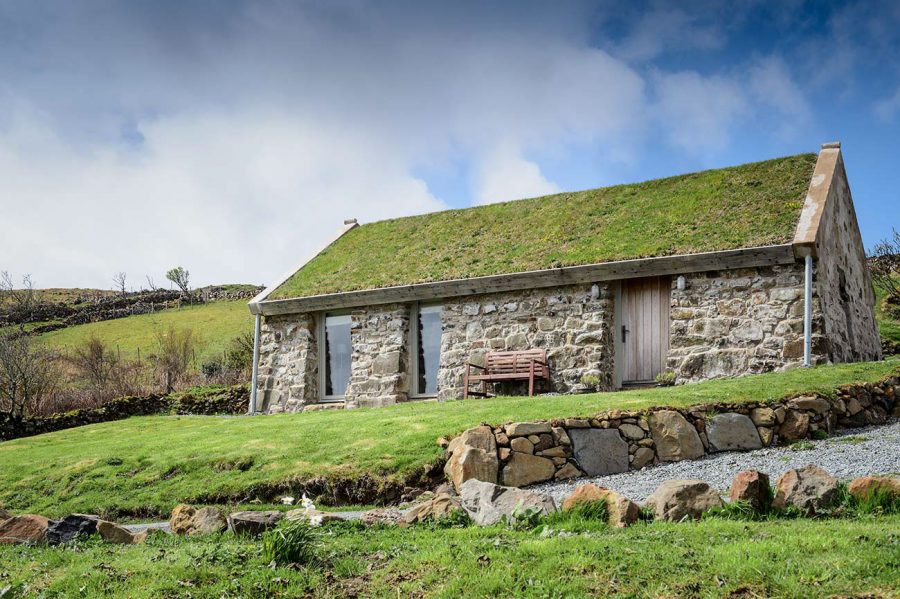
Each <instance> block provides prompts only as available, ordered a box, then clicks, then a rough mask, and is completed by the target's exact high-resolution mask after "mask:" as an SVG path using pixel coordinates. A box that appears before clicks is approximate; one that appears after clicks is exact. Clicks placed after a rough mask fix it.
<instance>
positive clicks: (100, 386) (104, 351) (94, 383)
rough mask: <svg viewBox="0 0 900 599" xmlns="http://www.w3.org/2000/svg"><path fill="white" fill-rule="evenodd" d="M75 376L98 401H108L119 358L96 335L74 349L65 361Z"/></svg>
mask: <svg viewBox="0 0 900 599" xmlns="http://www.w3.org/2000/svg"><path fill="white" fill-rule="evenodd" d="M67 361H68V363H69V364H70V365H71V366H72V367H73V368H74V370H75V373H76V375H77V376H78V377H79V378H80V379H82V380H84V382H86V383H87V384H88V386H89V387H90V388H91V390H92V392H93V393H94V395H95V396H96V397H97V399H98V400H100V401H106V400H107V399H110V398H111V397H112V395H113V394H114V392H115V391H114V389H113V387H114V384H115V383H117V382H118V377H117V374H118V373H117V371H118V368H119V357H118V355H117V354H116V352H114V351H112V349H110V348H109V347H107V345H106V343H104V342H103V340H101V339H100V338H99V337H97V336H96V335H92V336H91V337H90V339H88V340H87V341H86V342H85V343H84V344H83V345H80V346H78V347H76V348H75V350H74V351H73V352H72V355H71V356H69V357H68V359H67Z"/></svg>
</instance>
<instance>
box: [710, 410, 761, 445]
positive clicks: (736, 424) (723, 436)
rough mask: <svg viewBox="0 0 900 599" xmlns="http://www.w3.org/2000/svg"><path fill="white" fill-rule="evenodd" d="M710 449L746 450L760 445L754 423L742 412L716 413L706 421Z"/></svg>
mask: <svg viewBox="0 0 900 599" xmlns="http://www.w3.org/2000/svg"><path fill="white" fill-rule="evenodd" d="M706 437H707V439H708V440H709V449H710V451H747V450H750V449H759V448H761V447H762V441H761V440H760V438H759V433H758V432H756V425H754V424H753V421H752V420H750V418H749V417H747V416H744V415H743V414H735V413H734V412H729V413H727V414H717V415H716V416H713V417H712V418H709V419H707V421H706Z"/></svg>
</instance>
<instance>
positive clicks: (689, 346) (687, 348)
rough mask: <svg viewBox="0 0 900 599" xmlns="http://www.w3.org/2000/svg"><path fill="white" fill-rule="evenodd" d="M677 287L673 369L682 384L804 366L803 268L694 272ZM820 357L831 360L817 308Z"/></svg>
mask: <svg viewBox="0 0 900 599" xmlns="http://www.w3.org/2000/svg"><path fill="white" fill-rule="evenodd" d="M686 279H687V285H686V288H685V289H684V290H679V289H677V288H676V287H675V286H674V285H673V288H672V313H671V315H672V323H671V329H670V331H671V332H670V345H669V356H668V368H669V369H671V370H673V371H674V372H675V374H676V376H677V378H678V381H679V382H689V381H701V380H706V379H710V378H715V377H721V376H739V375H742V374H750V373H760V372H770V371H773V370H781V369H783V368H785V367H787V366H791V365H797V364H800V363H802V361H803V301H804V300H803V280H804V275H803V265H802V264H800V263H797V264H789V265H784V266H772V267H760V268H745V269H735V270H727V271H721V272H707V273H697V274H692V275H688V276H687V277H686ZM812 340H813V359H814V362H815V363H819V362H824V361H827V359H828V352H827V343H826V340H825V337H824V330H823V319H822V311H821V309H820V307H819V300H818V297H815V298H814V304H813V339H812Z"/></svg>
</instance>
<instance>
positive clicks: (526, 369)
mask: <svg viewBox="0 0 900 599" xmlns="http://www.w3.org/2000/svg"><path fill="white" fill-rule="evenodd" d="M473 367H474V368H476V369H477V372H476V373H473V372H472V371H471V368H473ZM511 380H527V381H528V395H534V383H535V381H536V380H540V381H544V382H545V386H546V388H547V389H548V390H549V389H550V384H551V380H550V366H549V364H548V363H547V350H545V349H529V350H521V351H502V352H488V353H486V354H485V355H484V366H477V365H475V364H466V372H465V375H464V377H463V384H464V388H465V389H464V392H463V397H464V398H465V397H468V396H469V394H470V393H471V394H472V395H479V396H484V397H487V396H488V393H487V383H488V382H490V381H511ZM470 382H481V383H482V391H481V392H477V393H476V392H474V391H469V383H470Z"/></svg>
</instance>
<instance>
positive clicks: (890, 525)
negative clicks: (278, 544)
mask: <svg viewBox="0 0 900 599" xmlns="http://www.w3.org/2000/svg"><path fill="white" fill-rule="evenodd" d="M553 528H554V529H555V530H556V531H557V532H562V531H564V532H565V536H562V535H556V534H550V535H547V536H544V535H541V534H539V533H538V531H536V530H524V531H518V530H510V529H506V528H503V527H500V526H492V527H487V528H481V527H475V526H473V527H467V528H459V527H456V528H440V527H434V526H416V527H412V528H408V529H398V528H379V527H376V528H371V529H360V528H358V527H356V526H353V525H351V524H337V525H329V526H328V527H327V528H326V529H325V534H324V539H323V547H322V554H323V555H324V556H326V558H325V560H324V563H321V564H315V565H310V566H290V567H270V566H269V564H268V563H266V561H265V559H263V557H262V556H261V554H260V553H261V552H260V541H259V540H256V539H252V538H247V537H243V538H241V537H235V536H232V535H227V536H219V535H213V536H209V537H172V536H167V535H163V536H157V537H151V539H150V540H149V541H148V542H147V543H146V544H143V545H129V546H122V545H110V544H104V543H102V542H100V541H97V540H92V541H87V542H79V543H76V544H71V545H68V546H61V547H17V546H11V545H6V546H3V545H0V581H3V582H2V584H3V585H4V586H5V587H8V588H10V590H11V595H12V596H13V597H18V596H20V594H21V595H25V594H28V595H29V596H31V595H33V596H40V597H62V596H65V597H76V596H81V597H123V596H127V597H134V598H138V597H211V598H212V597H385V598H388V597H390V598H395V597H448V598H449V597H452V598H458V597H600V596H612V595H615V596H621V597H730V598H734V599H737V598H750V597H798V598H799V597H873V598H874V597H894V596H896V591H897V589H898V587H900V574H898V570H897V534H896V531H897V530H900V516H882V517H861V518H854V519H822V520H775V521H765V522H735V521H727V520H721V519H705V520H701V521H700V522H697V523H685V524H666V523H653V524H639V525H635V526H632V527H630V528H627V529H609V528H607V527H605V526H603V525H601V524H599V523H597V522H587V523H566V522H562V523H561V524H555V525H554V526H553Z"/></svg>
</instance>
